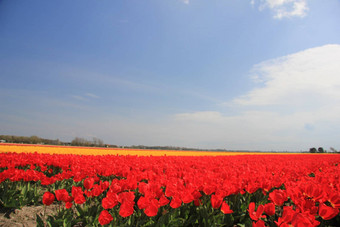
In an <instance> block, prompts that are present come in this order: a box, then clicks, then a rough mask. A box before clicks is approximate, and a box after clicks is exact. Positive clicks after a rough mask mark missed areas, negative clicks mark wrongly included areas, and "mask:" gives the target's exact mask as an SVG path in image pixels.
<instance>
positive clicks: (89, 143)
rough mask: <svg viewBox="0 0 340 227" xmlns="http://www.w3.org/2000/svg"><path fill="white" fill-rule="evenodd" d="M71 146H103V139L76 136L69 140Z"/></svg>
mask: <svg viewBox="0 0 340 227" xmlns="http://www.w3.org/2000/svg"><path fill="white" fill-rule="evenodd" d="M71 145H72V146H86V147H104V146H105V144H104V142H103V140H101V139H98V138H96V137H93V138H92V140H87V139H84V138H79V137H76V138H74V139H73V140H72V141H71Z"/></svg>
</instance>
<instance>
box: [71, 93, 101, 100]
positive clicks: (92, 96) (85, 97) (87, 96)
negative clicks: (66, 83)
mask: <svg viewBox="0 0 340 227" xmlns="http://www.w3.org/2000/svg"><path fill="white" fill-rule="evenodd" d="M71 97H72V98H74V99H76V100H80V101H89V100H91V99H98V98H99V96H98V95H95V94H92V93H85V94H83V95H72V96H71Z"/></svg>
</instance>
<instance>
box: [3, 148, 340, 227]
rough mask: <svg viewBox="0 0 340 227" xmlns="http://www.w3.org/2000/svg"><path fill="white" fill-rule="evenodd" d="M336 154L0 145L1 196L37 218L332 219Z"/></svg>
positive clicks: (299, 222) (336, 202)
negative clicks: (2, 149) (122, 151)
mask: <svg viewBox="0 0 340 227" xmlns="http://www.w3.org/2000/svg"><path fill="white" fill-rule="evenodd" d="M339 170H340V156H339V155H331V154H324V155H321V154H319V155H242V156H217V157H211V156H197V157H194V156H187V157H185V156H131V155H128V156H119V155H106V156H98V155H97V156H95V155H93V156H91V155H86V156H85V155H83V156H82V155H70V154H68V155H55V154H54V155H51V154H38V153H20V154H18V153H0V202H1V206H3V207H14V208H20V207H23V206H26V205H36V204H40V203H43V204H44V205H46V206H49V205H51V204H56V205H58V207H59V209H58V211H57V212H56V214H55V215H53V216H47V217H46V216H43V215H37V224H38V225H40V226H44V225H46V224H49V225H51V226H73V225H76V224H77V225H78V226H79V225H82V226H85V225H88V226H97V225H111V226H235V225H237V226H251V225H253V226H337V225H339V223H340V215H339V208H340V183H339V181H340V179H339V172H340V171H339Z"/></svg>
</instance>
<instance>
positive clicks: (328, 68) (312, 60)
mask: <svg viewBox="0 0 340 227" xmlns="http://www.w3.org/2000/svg"><path fill="white" fill-rule="evenodd" d="M339 62H340V45H326V46H321V47H316V48H311V49H307V50H304V51H301V52H298V53H295V54H292V55H288V56H284V57H281V58H277V59H273V60H269V61H265V62H262V63H260V64H258V65H255V66H254V68H253V69H252V75H253V78H254V79H255V81H256V82H257V83H261V85H262V87H258V88H255V89H253V90H252V91H250V92H249V93H248V94H246V95H244V96H242V97H239V98H236V99H235V100H234V102H235V103H237V104H240V105H255V106H256V105H257V106H258V105H262V106H265V105H288V106H292V105H303V106H306V105H309V104H315V103H316V102H319V103H320V102H322V103H324V104H326V103H333V102H337V101H340V76H339V73H340V64H339Z"/></svg>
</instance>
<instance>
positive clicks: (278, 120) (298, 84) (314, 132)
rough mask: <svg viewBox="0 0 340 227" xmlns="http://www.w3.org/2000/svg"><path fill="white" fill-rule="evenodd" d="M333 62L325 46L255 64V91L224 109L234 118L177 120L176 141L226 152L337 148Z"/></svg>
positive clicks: (199, 115) (337, 67)
mask: <svg viewBox="0 0 340 227" xmlns="http://www.w3.org/2000/svg"><path fill="white" fill-rule="evenodd" d="M339 62H340V45H325V46H321V47H316V48H311V49H307V50H304V51H301V52H298V53H295V54H291V55H288V56H284V57H280V58H277V59H272V60H269V61H265V62H262V63H260V64H257V65H255V66H254V67H253V69H252V72H251V77H252V78H256V84H257V85H259V86H257V87H255V88H254V89H253V90H251V91H250V92H248V93H247V94H245V95H243V96H241V97H237V98H235V99H234V100H232V102H229V103H227V104H228V105H227V106H228V108H232V112H233V113H234V114H230V113H228V112H227V111H226V112H223V111H198V112H193V113H181V114H177V115H175V116H174V119H175V123H176V124H175V125H176V126H177V127H178V129H179V130H178V132H179V134H178V136H179V137H180V138H182V139H186V140H187V141H190V142H191V143H194V144H200V143H202V144H204V143H205V144H209V143H208V142H210V143H211V144H212V145H214V146H217V147H218V146H219V147H226V148H231V149H250V150H254V149H260V150H271V149H279V150H308V149H309V147H310V146H324V147H325V148H327V149H328V148H329V147H330V146H333V147H340V143H339V142H338V139H337V137H338V136H337V135H338V132H339V131H340V118H339V116H340V106H339V105H338V104H339V102H340V64H339ZM230 112H231V111H230ZM221 141H224V142H221Z"/></svg>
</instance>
